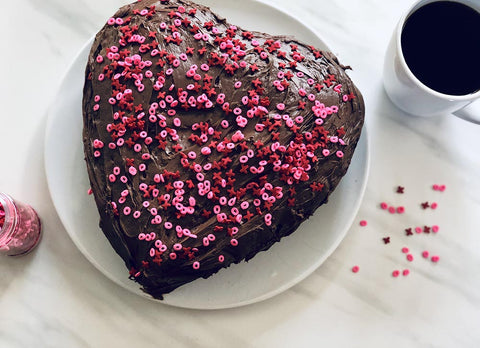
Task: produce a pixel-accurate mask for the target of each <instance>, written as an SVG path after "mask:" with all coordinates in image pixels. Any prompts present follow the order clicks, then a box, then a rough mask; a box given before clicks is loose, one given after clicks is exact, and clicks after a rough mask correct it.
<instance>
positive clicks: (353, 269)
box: [352, 266, 360, 273]
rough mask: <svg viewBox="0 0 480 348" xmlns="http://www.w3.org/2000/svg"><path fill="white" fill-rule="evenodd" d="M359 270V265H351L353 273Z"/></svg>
mask: <svg viewBox="0 0 480 348" xmlns="http://www.w3.org/2000/svg"><path fill="white" fill-rule="evenodd" d="M359 270H360V267H358V266H353V267H352V272H353V273H358V271H359Z"/></svg>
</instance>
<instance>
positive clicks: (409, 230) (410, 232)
mask: <svg viewBox="0 0 480 348" xmlns="http://www.w3.org/2000/svg"><path fill="white" fill-rule="evenodd" d="M405 234H406V235H407V236H411V235H413V232H412V229H411V228H406V229H405Z"/></svg>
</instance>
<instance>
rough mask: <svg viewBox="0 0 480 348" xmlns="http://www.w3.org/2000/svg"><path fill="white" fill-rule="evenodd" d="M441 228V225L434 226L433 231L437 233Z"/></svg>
mask: <svg viewBox="0 0 480 348" xmlns="http://www.w3.org/2000/svg"><path fill="white" fill-rule="evenodd" d="M439 229H440V227H438V226H437V225H433V226H432V232H433V233H437V232H438V230H439Z"/></svg>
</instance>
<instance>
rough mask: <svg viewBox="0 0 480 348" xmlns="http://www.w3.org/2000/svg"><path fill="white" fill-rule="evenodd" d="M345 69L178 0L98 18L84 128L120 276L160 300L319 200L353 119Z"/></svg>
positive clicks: (335, 171) (339, 171) (345, 157)
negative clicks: (103, 21)
mask: <svg viewBox="0 0 480 348" xmlns="http://www.w3.org/2000/svg"><path fill="white" fill-rule="evenodd" d="M345 70H347V67H345V66H343V65H341V64H340V63H339V62H338V60H337V58H336V57H335V56H334V55H333V54H332V53H330V52H324V51H321V50H319V49H317V48H315V47H313V46H309V45H307V44H304V43H302V42H299V41H297V40H296V39H294V38H293V37H289V36H271V35H268V34H264V33H260V32H255V31H248V30H246V29H243V28H240V27H238V26H235V25H232V24H230V23H228V22H227V21H226V20H225V19H224V18H222V17H220V16H218V15H216V14H215V13H213V12H211V11H210V9H209V8H207V7H204V6H202V5H198V4H195V3H192V2H189V1H183V0H171V1H158V0H143V1H140V2H135V3H133V4H130V5H126V6H124V7H122V8H121V9H120V10H119V11H118V12H117V13H116V14H115V15H114V16H113V17H112V18H110V19H109V20H108V22H107V24H106V25H105V26H104V27H103V28H102V29H101V30H100V32H99V33H98V34H97V35H96V38H95V41H94V43H93V46H92V48H91V52H90V56H89V58H88V64H87V68H86V78H85V86H84V95H83V116H84V130H83V141H84V150H85V157H86V163H87V169H88V175H89V178H90V182H91V188H92V191H93V194H94V197H95V201H96V204H97V207H98V211H99V213H100V227H101V228H102V230H103V232H104V234H105V236H106V237H107V238H108V240H109V241H110V243H111V245H112V247H113V248H114V249H115V251H116V252H117V253H118V254H119V255H120V256H121V257H122V259H123V260H124V261H125V264H126V266H127V267H128V270H129V274H130V278H131V279H133V280H135V281H136V282H138V283H140V284H141V286H142V289H143V290H144V291H145V292H147V293H149V294H151V295H152V296H153V297H155V298H158V299H161V298H162V297H163V295H164V294H166V293H169V292H171V291H172V290H174V289H175V288H177V287H179V286H181V285H183V284H185V283H188V282H191V281H193V280H195V279H197V278H199V277H203V278H207V277H209V276H211V275H212V274H213V273H215V272H217V271H219V270H220V269H222V268H225V267H228V266H229V265H230V264H232V263H238V262H240V261H242V260H249V259H251V258H252V257H254V256H255V255H256V254H257V253H258V252H260V251H264V250H267V249H268V248H270V246H272V244H274V243H275V242H278V241H280V239H281V238H282V237H284V236H287V235H289V234H291V233H292V232H293V231H295V230H296V229H297V228H298V226H299V225H300V224H301V223H302V221H305V220H306V219H307V218H308V217H309V216H311V215H312V214H313V213H314V212H315V210H316V209H317V208H318V207H319V206H321V205H322V204H324V203H326V202H327V198H328V196H329V195H330V193H331V192H332V191H333V190H334V189H335V187H336V186H337V184H338V183H339V181H340V179H341V178H342V177H343V176H344V175H345V173H346V171H347V169H348V166H349V164H350V160H351V158H352V155H353V152H354V150H355V147H356V145H357V142H358V139H359V137H360V133H361V130H362V126H363V120H364V103H363V99H362V96H361V94H360V92H359V91H358V89H357V88H356V87H355V86H354V84H353V83H352V81H351V80H350V78H349V77H348V76H347V74H346V73H345ZM318 233H319V234H321V233H322V228H321V226H318ZM126 276H128V273H127V270H126Z"/></svg>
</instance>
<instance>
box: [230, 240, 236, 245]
mask: <svg viewBox="0 0 480 348" xmlns="http://www.w3.org/2000/svg"><path fill="white" fill-rule="evenodd" d="M230 244H231V245H232V246H237V245H238V240H236V239H231V240H230Z"/></svg>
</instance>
